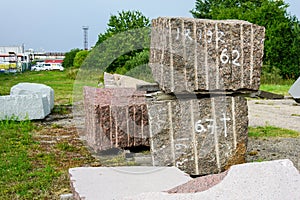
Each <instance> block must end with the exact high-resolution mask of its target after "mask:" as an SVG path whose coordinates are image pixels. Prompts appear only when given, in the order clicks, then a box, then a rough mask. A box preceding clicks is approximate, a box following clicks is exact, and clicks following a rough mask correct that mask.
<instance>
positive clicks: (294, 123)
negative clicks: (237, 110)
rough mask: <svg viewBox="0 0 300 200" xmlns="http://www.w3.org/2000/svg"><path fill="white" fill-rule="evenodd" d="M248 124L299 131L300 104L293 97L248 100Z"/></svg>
mask: <svg viewBox="0 0 300 200" xmlns="http://www.w3.org/2000/svg"><path fill="white" fill-rule="evenodd" d="M248 109H249V126H253V127H256V126H266V125H272V126H276V127H281V128H286V129H291V130H296V131H299V132H300V104H297V103H296V102H295V101H294V100H293V99H283V100H248Z"/></svg>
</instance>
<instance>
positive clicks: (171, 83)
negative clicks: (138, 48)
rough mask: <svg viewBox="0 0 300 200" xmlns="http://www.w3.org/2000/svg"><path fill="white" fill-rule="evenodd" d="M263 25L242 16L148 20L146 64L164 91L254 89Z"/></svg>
mask: <svg viewBox="0 0 300 200" xmlns="http://www.w3.org/2000/svg"><path fill="white" fill-rule="evenodd" d="M264 36H265V29H264V27H261V26H257V25H255V24H251V23H249V22H246V21H240V20H206V19H191V18H169V17H164V18H157V19H154V20H152V33H151V47H150V48H151V50H150V67H151V69H152V73H153V76H154V79H155V80H156V81H157V82H158V83H159V85H160V88H161V89H162V90H163V91H165V92H166V93H182V92H201V91H215V90H229V91H237V90H240V89H243V90H246V91H247V90H258V88H259V84H260V72H261V67H262V58H263V48H264Z"/></svg>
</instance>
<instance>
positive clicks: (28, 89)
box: [10, 83, 54, 110]
mask: <svg viewBox="0 0 300 200" xmlns="http://www.w3.org/2000/svg"><path fill="white" fill-rule="evenodd" d="M31 94H38V95H40V96H46V97H47V100H48V103H49V108H50V110H52V109H53V107H54V90H53V89H52V88H51V87H49V86H47V85H44V84H38V83H19V84H17V85H14V86H13V87H12V88H11V89H10V95H31Z"/></svg>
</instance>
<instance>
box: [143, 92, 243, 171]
mask: <svg viewBox="0 0 300 200" xmlns="http://www.w3.org/2000/svg"><path fill="white" fill-rule="evenodd" d="M148 115H149V126H150V143H151V152H152V156H153V164H154V166H176V167H179V168H180V169H182V170H184V171H185V172H187V173H189V174H195V175H204V174H211V173H219V172H221V171H224V170H226V169H228V168H229V167H230V166H231V165H234V164H238V163H243V162H244V160H245V153H246V145H247V133H248V114H247V102H246V100H245V99H244V98H243V97H229V96H215V97H213V96H212V97H211V98H202V99H191V100H180V99H177V100H171V101H153V102H150V103H149V104H148Z"/></svg>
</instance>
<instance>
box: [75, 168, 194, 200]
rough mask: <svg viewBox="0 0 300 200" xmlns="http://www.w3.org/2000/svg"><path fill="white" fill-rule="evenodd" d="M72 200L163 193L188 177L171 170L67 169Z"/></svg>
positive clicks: (178, 171)
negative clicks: (73, 199) (72, 195)
mask: <svg viewBox="0 0 300 200" xmlns="http://www.w3.org/2000/svg"><path fill="white" fill-rule="evenodd" d="M69 173H70V177H71V185H72V190H73V194H74V197H75V199H76V200H79V199H80V200H81V199H84V200H94V199H102V200H112V199H116V200H117V199H122V198H123V197H126V196H131V195H137V194H141V193H145V192H160V191H166V190H168V189H171V188H173V187H176V186H178V185H181V184H183V183H186V182H188V181H189V180H191V178H190V177H189V176H188V175H187V174H185V173H184V172H182V171H180V170H179V169H177V168H175V167H140V166H135V167H97V168H91V167H90V168H72V169H70V170H69Z"/></svg>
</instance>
